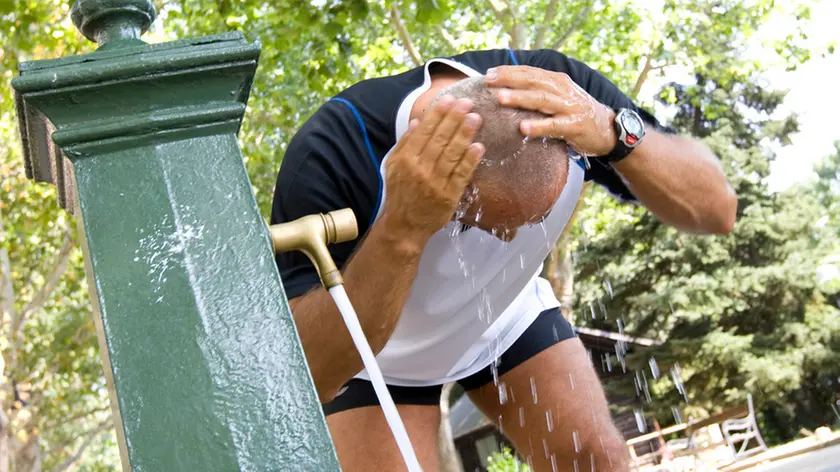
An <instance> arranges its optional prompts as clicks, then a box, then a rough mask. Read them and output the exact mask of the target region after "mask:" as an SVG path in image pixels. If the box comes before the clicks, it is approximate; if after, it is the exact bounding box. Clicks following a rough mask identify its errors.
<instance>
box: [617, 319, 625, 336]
mask: <svg viewBox="0 0 840 472" xmlns="http://www.w3.org/2000/svg"><path fill="white" fill-rule="evenodd" d="M616 323H618V334H624V323H622V322H621V320H620V319H618V320H616Z"/></svg>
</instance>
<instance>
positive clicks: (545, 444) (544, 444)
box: [542, 438, 549, 459]
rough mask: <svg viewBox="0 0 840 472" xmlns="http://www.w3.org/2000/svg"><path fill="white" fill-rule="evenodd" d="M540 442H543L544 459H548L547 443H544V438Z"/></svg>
mask: <svg viewBox="0 0 840 472" xmlns="http://www.w3.org/2000/svg"><path fill="white" fill-rule="evenodd" d="M542 442H543V452H544V453H545V458H546V459H548V455H549V454H548V441H546V440H545V438H543V440H542Z"/></svg>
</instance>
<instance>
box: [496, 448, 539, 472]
mask: <svg viewBox="0 0 840 472" xmlns="http://www.w3.org/2000/svg"><path fill="white" fill-rule="evenodd" d="M530 471H531V468H530V467H528V465H527V464H523V463H522V462H519V460H518V459H517V458H516V456H514V455H513V452H511V450H510V448H508V447H505V448H504V449H502V452H494V453H493V454H490V457H488V458H487V472H530Z"/></svg>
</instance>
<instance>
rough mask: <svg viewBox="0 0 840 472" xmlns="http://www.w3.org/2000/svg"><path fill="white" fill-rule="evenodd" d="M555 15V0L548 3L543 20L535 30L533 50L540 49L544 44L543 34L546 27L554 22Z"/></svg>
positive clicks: (546, 29)
mask: <svg viewBox="0 0 840 472" xmlns="http://www.w3.org/2000/svg"><path fill="white" fill-rule="evenodd" d="M556 14H557V0H551V1H550V2H548V7H547V8H546V9H545V19H544V20H543V22H542V24H541V25H540V26H539V27H538V28H537V35H536V37H535V38H534V48H535V49H540V48H542V47H543V45H544V44H545V32H546V31H548V25H549V24H551V22H552V21H553V20H554V15H556Z"/></svg>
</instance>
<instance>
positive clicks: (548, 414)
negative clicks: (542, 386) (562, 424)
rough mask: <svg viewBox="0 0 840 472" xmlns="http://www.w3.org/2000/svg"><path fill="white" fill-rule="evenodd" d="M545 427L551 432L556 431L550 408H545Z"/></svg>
mask: <svg viewBox="0 0 840 472" xmlns="http://www.w3.org/2000/svg"><path fill="white" fill-rule="evenodd" d="M545 427H546V428H547V429H548V432H549V433H550V432H552V431H554V423H553V422H552V421H551V411H549V410H545Z"/></svg>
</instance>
